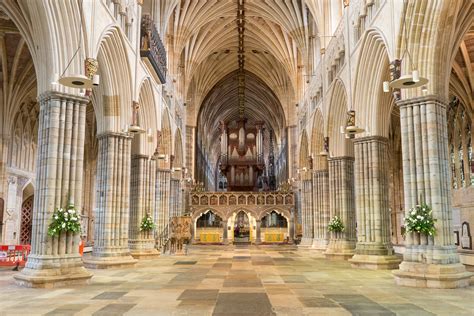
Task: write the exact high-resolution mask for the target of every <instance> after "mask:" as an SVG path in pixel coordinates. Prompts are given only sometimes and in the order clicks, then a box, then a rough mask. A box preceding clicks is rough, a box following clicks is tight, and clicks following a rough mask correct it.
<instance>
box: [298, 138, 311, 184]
mask: <svg viewBox="0 0 474 316" xmlns="http://www.w3.org/2000/svg"><path fill="white" fill-rule="evenodd" d="M309 155H310V153H309V141H308V134H307V133H306V130H303V133H302V135H301V140H300V150H299V157H298V166H299V169H305V170H309V169H310V163H309ZM307 175H309V172H304V173H303V176H307Z"/></svg>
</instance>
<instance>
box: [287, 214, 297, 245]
mask: <svg viewBox="0 0 474 316" xmlns="http://www.w3.org/2000/svg"><path fill="white" fill-rule="evenodd" d="M295 212H296V211H295V210H294V209H293V210H291V212H290V222H289V223H288V225H290V236H288V242H289V243H293V242H294V240H295Z"/></svg>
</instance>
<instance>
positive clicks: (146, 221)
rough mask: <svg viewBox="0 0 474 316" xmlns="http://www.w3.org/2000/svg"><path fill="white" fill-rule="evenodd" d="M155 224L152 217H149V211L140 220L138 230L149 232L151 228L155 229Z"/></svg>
mask: <svg viewBox="0 0 474 316" xmlns="http://www.w3.org/2000/svg"><path fill="white" fill-rule="evenodd" d="M155 227H156V225H155V223H154V222H153V218H151V215H150V213H146V215H145V216H144V217H143V219H142V222H141V223H140V231H141V232H145V233H149V232H151V231H152V230H153V229H155Z"/></svg>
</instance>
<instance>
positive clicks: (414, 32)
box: [397, 0, 474, 100]
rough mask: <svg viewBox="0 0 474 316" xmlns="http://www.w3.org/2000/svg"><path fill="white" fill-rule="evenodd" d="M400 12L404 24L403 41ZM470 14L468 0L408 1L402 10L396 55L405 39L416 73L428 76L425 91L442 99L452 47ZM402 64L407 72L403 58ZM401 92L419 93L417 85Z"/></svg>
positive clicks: (446, 90)
mask: <svg viewBox="0 0 474 316" xmlns="http://www.w3.org/2000/svg"><path fill="white" fill-rule="evenodd" d="M404 15H405V17H406V25H407V28H408V30H407V32H406V33H408V39H407V40H406V41H405V34H406V33H405V28H404V25H403V18H404ZM473 16H474V9H473V3H472V1H431V0H419V1H409V2H408V6H407V7H406V9H405V10H404V12H402V17H401V19H402V21H401V22H400V36H399V42H398V45H397V47H398V54H397V55H398V56H401V55H402V54H403V51H404V50H405V46H406V45H405V43H406V42H407V43H408V49H409V51H410V53H411V55H412V56H413V59H414V63H415V65H416V67H417V68H418V70H419V72H420V75H421V76H423V77H426V78H428V79H429V82H428V90H429V92H430V93H431V94H435V95H438V96H439V97H441V99H443V100H447V99H448V93H449V85H448V84H447V83H448V81H449V73H450V71H451V65H452V61H453V58H454V57H453V54H455V52H454V53H453V47H454V50H457V47H459V43H460V42H461V41H462V34H464V33H465V32H466V31H467V30H468V29H469V28H470V25H471V24H472V19H473ZM460 30H462V31H460ZM433 61H437V62H433ZM402 67H403V68H402V73H410V72H411V65H410V64H409V62H408V61H404V62H403V65H402ZM403 93H404V98H406V99H407V98H411V97H415V96H420V95H422V94H421V89H420V88H417V89H406V90H404V91H403Z"/></svg>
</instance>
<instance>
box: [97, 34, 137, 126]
mask: <svg viewBox="0 0 474 316" xmlns="http://www.w3.org/2000/svg"><path fill="white" fill-rule="evenodd" d="M125 45H126V44H125V42H124V39H123V35H122V33H121V31H120V30H119V29H118V28H116V27H112V28H110V29H109V30H107V31H106V32H105V33H104V36H103V39H102V42H101V44H100V48H99V51H98V53H97V60H98V62H99V69H98V72H97V73H98V74H99V75H100V84H99V85H98V86H96V87H94V88H93V93H92V96H91V100H92V105H93V106H94V110H95V113H96V115H97V132H98V134H100V133H102V132H104V131H112V132H120V131H122V130H123V129H124V127H125V126H126V125H130V123H131V114H132V76H131V71H130V61H129V59H128V54H127V51H126V46H125Z"/></svg>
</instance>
